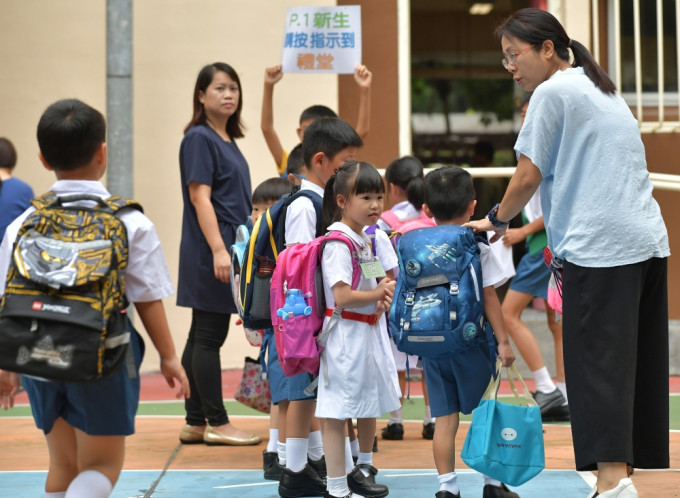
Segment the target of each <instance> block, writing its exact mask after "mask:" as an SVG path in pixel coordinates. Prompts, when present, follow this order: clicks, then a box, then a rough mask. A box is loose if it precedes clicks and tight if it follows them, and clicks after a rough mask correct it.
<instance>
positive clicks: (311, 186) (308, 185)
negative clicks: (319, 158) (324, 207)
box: [300, 180, 323, 198]
mask: <svg viewBox="0 0 680 498" xmlns="http://www.w3.org/2000/svg"><path fill="white" fill-rule="evenodd" d="M300 190H311V191H313V192H316V193H317V194H319V195H320V196H321V198H323V187H319V186H318V185H317V184H316V183H312V182H310V181H309V180H302V183H300Z"/></svg>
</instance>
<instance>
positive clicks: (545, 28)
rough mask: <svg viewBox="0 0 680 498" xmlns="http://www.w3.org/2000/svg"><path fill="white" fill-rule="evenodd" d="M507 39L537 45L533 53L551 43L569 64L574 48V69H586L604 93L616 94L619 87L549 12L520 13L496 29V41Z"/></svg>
mask: <svg viewBox="0 0 680 498" xmlns="http://www.w3.org/2000/svg"><path fill="white" fill-rule="evenodd" d="M503 36H506V37H512V38H516V39H518V40H522V41H525V42H527V43H529V44H532V45H535V47H534V48H533V50H536V51H538V50H540V49H541V46H542V45H543V42H544V41H546V40H550V41H552V42H553V45H554V46H555V53H556V54H557V56H558V57H559V58H560V59H562V60H565V61H569V48H571V51H572V53H573V54H574V63H573V64H572V66H573V67H578V66H581V67H583V71H584V72H585V73H586V75H587V76H588V77H589V78H590V79H591V80H592V82H593V83H594V84H595V86H596V87H598V88H599V89H600V90H602V91H603V92H604V93H609V94H612V93H615V92H616V85H614V82H613V81H612V80H611V79H610V78H609V76H608V75H607V73H605V72H604V70H603V69H602V68H601V67H600V66H599V65H598V63H597V62H595V59H594V58H593V56H592V55H591V54H590V52H589V51H588V49H587V48H586V47H585V46H584V45H583V44H581V43H579V42H577V41H576V40H572V39H571V38H569V36H567V32H566V31H565V30H564V27H562V25H561V24H560V22H559V21H558V20H557V19H556V18H555V16H553V15H552V14H550V13H549V12H546V11H544V10H540V9H521V10H518V11H517V12H515V13H514V14H513V15H511V16H510V17H508V18H507V19H506V20H505V21H503V23H502V24H501V25H500V26H498V28H496V37H497V38H498V39H499V40H500V39H501V38H502V37H503Z"/></svg>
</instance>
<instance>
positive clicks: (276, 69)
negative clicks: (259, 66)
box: [264, 64, 283, 85]
mask: <svg viewBox="0 0 680 498" xmlns="http://www.w3.org/2000/svg"><path fill="white" fill-rule="evenodd" d="M281 78H283V71H281V64H279V65H277V66H272V67H268V68H267V69H265V70H264V82H265V84H266V85H276V84H277V83H278V82H279V81H281Z"/></svg>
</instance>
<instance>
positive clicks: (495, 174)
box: [378, 164, 680, 191]
mask: <svg viewBox="0 0 680 498" xmlns="http://www.w3.org/2000/svg"><path fill="white" fill-rule="evenodd" d="M435 166H437V167H439V166H446V165H445V164H438V165H435ZM428 169H429V168H425V174H427V171H428ZM465 170H466V171H469V172H470V174H471V175H472V176H474V177H477V178H504V177H511V176H512V175H513V174H514V173H515V167H514V166H501V167H497V166H490V167H483V168H479V167H476V168H472V167H465ZM378 171H379V172H380V174H381V175H383V176H385V170H384V169H380V170H378ZM649 179H650V180H651V181H652V185H654V188H658V189H660V190H676V191H680V175H669V174H667V173H649Z"/></svg>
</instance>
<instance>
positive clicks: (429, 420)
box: [423, 405, 432, 425]
mask: <svg viewBox="0 0 680 498" xmlns="http://www.w3.org/2000/svg"><path fill="white" fill-rule="evenodd" d="M430 423H432V412H431V411H430V405H425V416H424V417H423V424H425V425H427V424H430Z"/></svg>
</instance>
